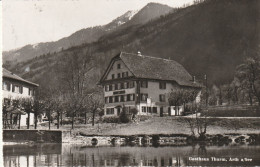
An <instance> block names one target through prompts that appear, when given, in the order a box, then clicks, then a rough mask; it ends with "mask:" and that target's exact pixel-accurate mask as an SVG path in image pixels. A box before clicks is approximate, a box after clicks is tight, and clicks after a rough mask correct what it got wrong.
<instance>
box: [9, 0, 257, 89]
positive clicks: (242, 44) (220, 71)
mask: <svg viewBox="0 0 260 167" xmlns="http://www.w3.org/2000/svg"><path fill="white" fill-rule="evenodd" d="M259 4H260V2H259V1H257V0H251V1H247V0H239V1H237V0H218V1H215V0H212V1H205V2H204V3H201V4H197V5H193V6H189V7H187V8H183V9H179V10H177V11H176V12H173V13H170V14H168V15H165V16H162V17H160V18H159V19H156V20H152V21H149V22H147V23H146V24H143V25H140V24H139V25H131V26H128V27H125V28H123V29H119V30H118V31H113V32H112V33H109V34H107V35H105V36H103V37H102V38H100V39H99V40H97V41H95V42H93V43H88V44H82V45H79V46H74V47H71V48H69V49H66V50H63V51H61V52H58V53H55V54H50V55H45V56H40V57H38V58H36V59H35V60H30V61H27V62H24V63H21V64H18V65H17V66H16V67H13V68H12V70H11V71H14V72H15V73H17V74H20V75H21V76H23V77H24V78H26V79H30V80H32V81H34V82H36V83H40V84H41V85H43V86H45V84H47V85H48V84H50V83H51V85H53V86H54V85H55V84H59V83H58V82H57V81H55V82H54V81H53V78H55V77H57V76H59V74H58V73H55V71H58V69H57V68H58V67H57V64H58V63H59V62H62V61H63V56H64V55H71V56H73V54H75V53H76V54H80V55H83V56H91V57H92V58H93V60H94V61H95V69H94V70H93V71H92V72H91V78H90V79H89V82H88V83H89V85H90V87H93V86H94V85H95V84H96V83H97V81H98V79H99V78H100V77H101V75H102V74H103V73H104V71H105V69H106V67H107V65H108V63H109V61H110V59H111V58H112V57H114V56H115V55H116V54H118V53H119V52H120V51H123V52H128V53H137V51H141V53H142V54H144V55H149V56H152V57H159V58H165V59H168V58H170V59H172V60H175V61H177V62H178V63H180V64H182V65H183V66H184V68H185V69H186V70H187V71H188V72H189V73H190V74H191V75H194V76H196V78H197V79H203V76H204V75H205V74H207V76H208V81H209V84H216V85H218V84H224V83H228V82H230V81H231V80H233V78H234V73H235V69H236V66H237V65H239V64H241V63H242V61H243V59H244V58H245V57H247V56H250V52H249V51H250V50H257V49H258V47H259V39H260V38H259V36H260V35H259V30H260V24H259V23H258V22H257V20H259V11H258V6H259ZM89 52H91V53H89ZM26 67H30V69H31V71H30V72H25V70H24V69H25V68H26ZM46 80H47V81H48V83H46V82H47V81H46Z"/></svg>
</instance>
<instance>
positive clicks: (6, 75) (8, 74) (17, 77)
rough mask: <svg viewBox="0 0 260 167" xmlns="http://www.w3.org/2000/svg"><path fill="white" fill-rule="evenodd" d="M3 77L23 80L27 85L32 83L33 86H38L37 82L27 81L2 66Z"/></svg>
mask: <svg viewBox="0 0 260 167" xmlns="http://www.w3.org/2000/svg"><path fill="white" fill-rule="evenodd" d="M3 78H9V79H14V80H18V81H21V82H25V83H27V84H29V85H33V86H39V85H38V84H35V83H33V82H30V81H27V80H25V79H23V78H21V77H19V76H18V75H15V74H14V73H12V72H11V71H8V70H7V69H5V68H3Z"/></svg>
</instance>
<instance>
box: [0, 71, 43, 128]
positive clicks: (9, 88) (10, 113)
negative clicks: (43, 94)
mask: <svg viewBox="0 0 260 167" xmlns="http://www.w3.org/2000/svg"><path fill="white" fill-rule="evenodd" d="M2 74H3V75H2V76H3V80H2V102H3V118H4V119H3V120H4V122H3V127H4V128H5V126H6V127H8V126H10V124H11V125H12V126H13V125H17V124H18V123H19V120H20V126H26V125H27V123H28V114H27V113H25V112H22V111H18V110H16V109H12V107H10V106H12V104H14V103H16V102H17V100H21V99H23V98H32V99H33V98H34V96H35V92H36V89H37V87H38V86H39V85H38V84H35V83H32V82H30V81H27V80H25V79H23V78H21V77H19V76H17V75H15V74H14V73H12V72H10V71H8V70H6V69H4V68H3V73H2ZM4 107H6V108H4ZM4 110H5V111H4ZM19 117H20V118H19ZM29 117H30V118H29V119H30V120H29V122H30V125H33V124H34V113H30V116H29Z"/></svg>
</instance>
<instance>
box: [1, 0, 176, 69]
mask: <svg viewBox="0 0 260 167" xmlns="http://www.w3.org/2000/svg"><path fill="white" fill-rule="evenodd" d="M172 10H173V8H171V7H169V6H167V5H162V4H157V3H149V4H147V5H146V6H145V7H143V8H142V9H141V10H134V11H127V12H126V13H125V14H123V15H122V16H119V17H118V18H116V19H114V20H113V21H111V22H110V23H108V24H106V25H103V26H96V27H91V28H85V29H81V30H79V31H77V32H75V33H73V34H72V35H70V36H68V37H65V38H62V39H60V40H58V41H55V42H45V43H38V44H32V45H26V46H24V47H22V48H20V49H14V50H11V51H6V52H3V62H5V63H11V64H15V63H18V62H22V61H26V60H29V59H32V58H34V57H37V56H40V55H45V54H49V53H54V52H59V51H61V50H64V49H67V48H70V47H73V46H78V45H82V44H84V43H91V42H95V41H97V40H98V39H99V38H100V37H102V36H104V35H107V34H109V33H110V32H113V31H116V30H118V29H121V27H122V28H125V27H127V26H131V25H136V24H145V23H146V22H148V21H149V20H152V19H156V18H159V17H160V16H161V15H165V14H167V13H169V12H170V11H172Z"/></svg>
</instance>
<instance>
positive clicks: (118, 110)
mask: <svg viewBox="0 0 260 167" xmlns="http://www.w3.org/2000/svg"><path fill="white" fill-rule="evenodd" d="M120 113H121V108H119V107H118V108H117V115H118V116H119V115H120Z"/></svg>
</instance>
